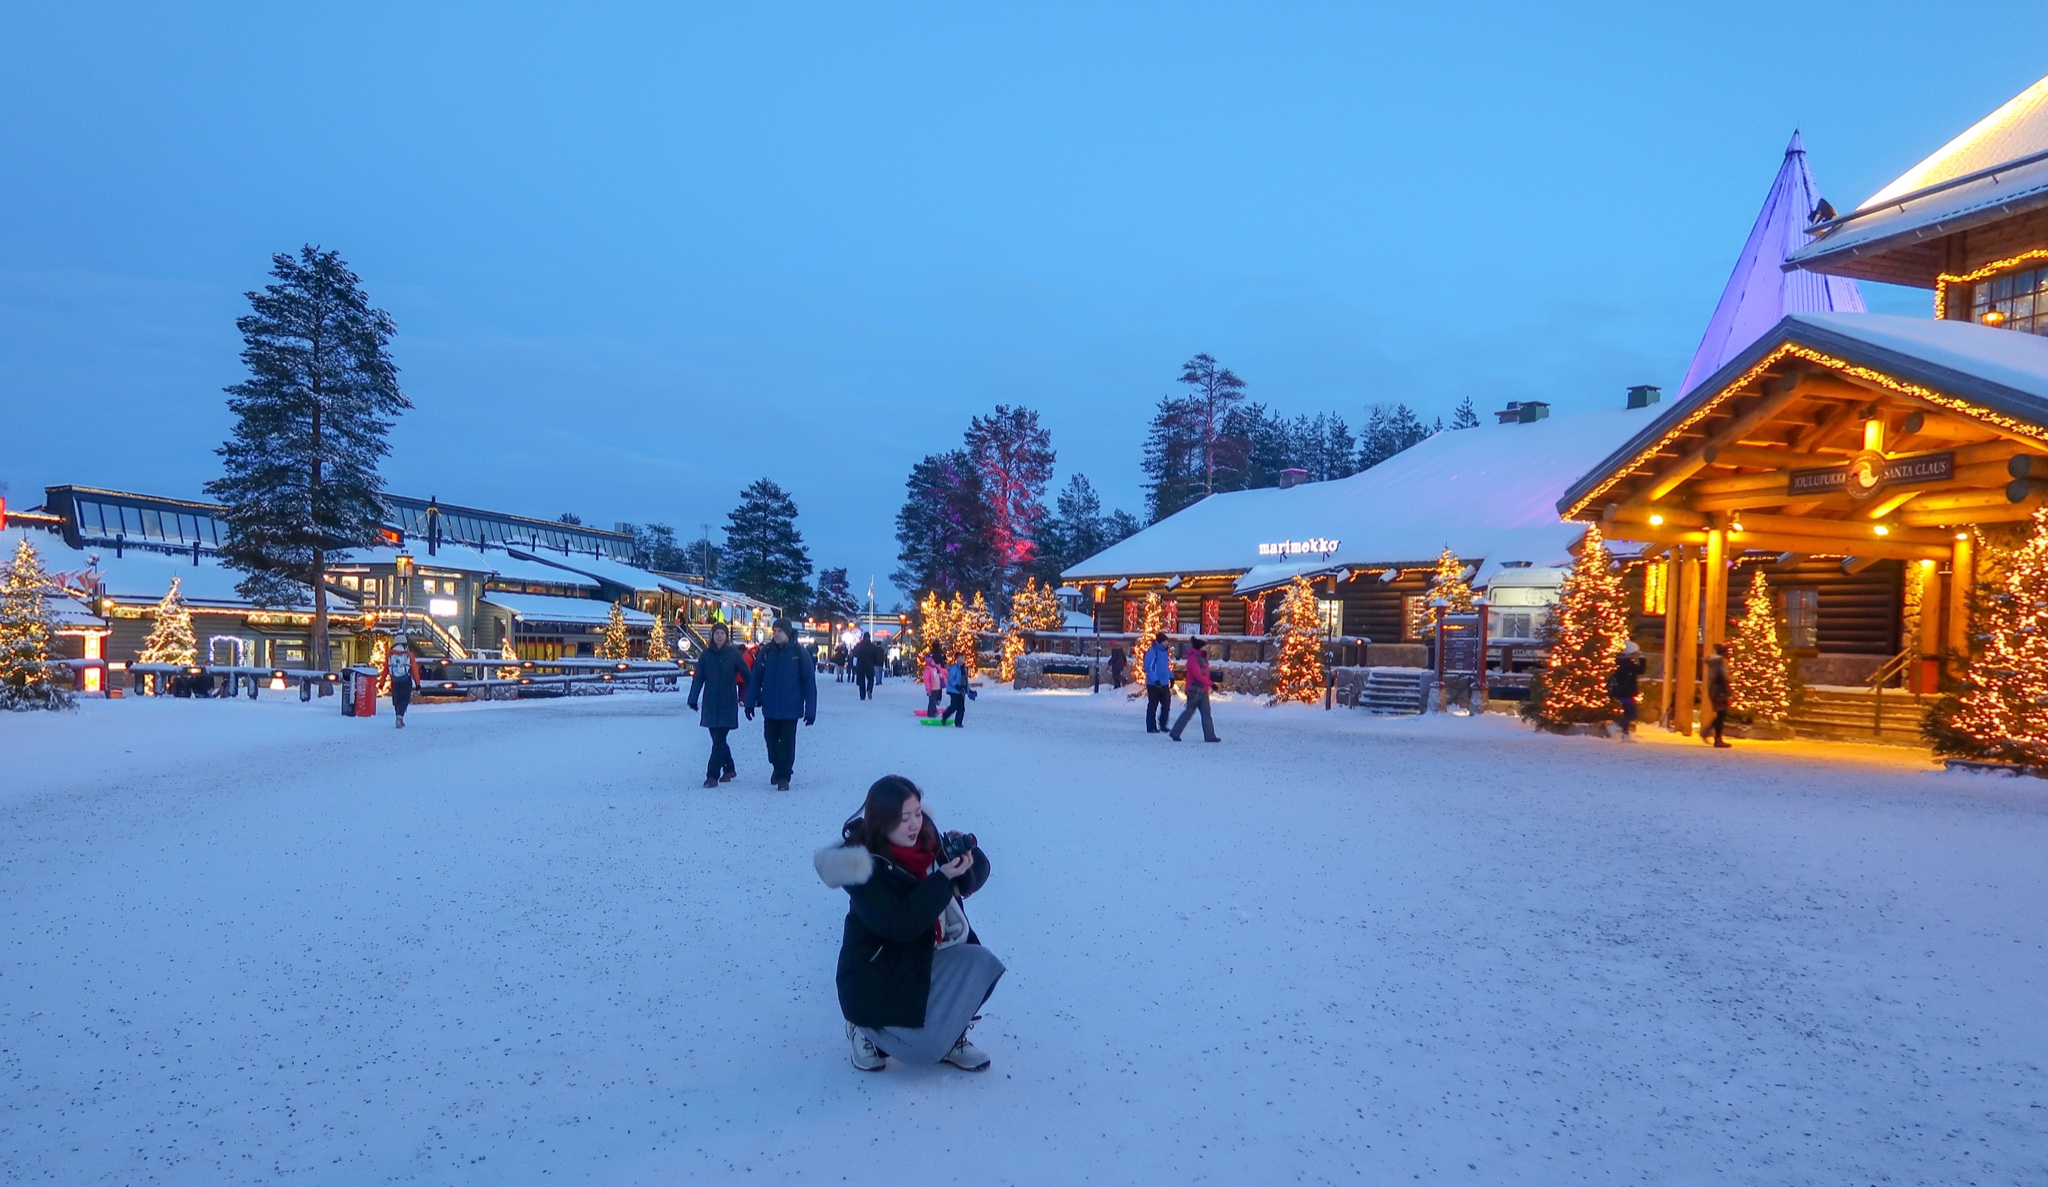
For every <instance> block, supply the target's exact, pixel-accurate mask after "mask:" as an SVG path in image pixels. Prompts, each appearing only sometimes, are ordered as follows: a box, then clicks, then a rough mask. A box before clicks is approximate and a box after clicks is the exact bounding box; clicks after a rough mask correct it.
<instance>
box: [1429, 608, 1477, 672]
mask: <svg viewBox="0 0 2048 1187" xmlns="http://www.w3.org/2000/svg"><path fill="white" fill-rule="evenodd" d="M1442 638H1443V654H1442V655H1440V656H1439V657H1438V658H1437V670H1438V671H1440V672H1477V671H1478V670H1479V639H1480V634H1479V616H1478V615H1476V614H1447V615H1445V616H1444V622H1443V635H1442Z"/></svg>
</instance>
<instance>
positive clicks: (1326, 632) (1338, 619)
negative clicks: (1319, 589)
mask: <svg viewBox="0 0 2048 1187" xmlns="http://www.w3.org/2000/svg"><path fill="white" fill-rule="evenodd" d="M1316 617H1317V619H1318V620H1319V621H1320V622H1321V623H1322V625H1323V638H1325V639H1334V638H1336V637H1337V636H1339V635H1341V634H1343V633H1344V603H1343V601H1342V600H1341V599H1338V598H1317V599H1316Z"/></svg>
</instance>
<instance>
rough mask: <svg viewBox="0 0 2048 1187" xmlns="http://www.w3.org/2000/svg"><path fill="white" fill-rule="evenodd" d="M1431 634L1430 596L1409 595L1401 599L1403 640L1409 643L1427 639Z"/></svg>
mask: <svg viewBox="0 0 2048 1187" xmlns="http://www.w3.org/2000/svg"><path fill="white" fill-rule="evenodd" d="M1430 634H1431V631H1430V622H1429V595H1428V594H1407V595H1405V596H1403V597H1402V599H1401V638H1402V639H1403V640H1405V641H1406V642H1409V643H1414V642H1416V641H1418V640H1422V639H1427V638H1429V636H1430Z"/></svg>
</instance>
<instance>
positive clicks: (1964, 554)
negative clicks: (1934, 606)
mask: <svg viewBox="0 0 2048 1187" xmlns="http://www.w3.org/2000/svg"><path fill="white" fill-rule="evenodd" d="M1975 545H1976V541H1975V538H1974V537H1972V535H1971V534H1970V533H1969V532H1968V531H1963V532H1960V533H1958V534H1957V535H1956V543H1955V551H1954V552H1952V553H1951V554H1950V559H1949V573H1948V597H1947V598H1944V599H1943V600H1944V601H1946V602H1947V603H1948V605H1947V607H1946V609H1947V610H1948V638H1947V640H1946V643H1947V645H1946V646H1945V647H1944V648H1943V649H1942V650H1943V651H1945V652H1946V653H1947V655H1948V662H1949V669H1948V673H1949V675H1951V676H1961V675H1962V674H1963V669H1964V668H1965V667H1967V666H1968V665H1969V662H1970V602H1971V597H1970V589H1971V586H1972V585H1973V584H1974V583H1975V581H1976V569H1977V555H1976V547H1975Z"/></svg>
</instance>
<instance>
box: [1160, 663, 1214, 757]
mask: <svg viewBox="0 0 2048 1187" xmlns="http://www.w3.org/2000/svg"><path fill="white" fill-rule="evenodd" d="M1213 687H1214V684H1213V683H1212V682H1211V681H1210V679H1209V653H1208V652H1207V651H1205V650H1203V644H1202V641H1201V640H1200V639H1190V640H1188V674H1187V691H1186V693H1185V695H1186V697H1187V704H1186V705H1185V706H1183V707H1182V708H1181V711H1180V720H1178V721H1176V722H1174V723H1173V730H1172V732H1171V733H1169V734H1167V737H1169V738H1172V739H1173V740H1174V741H1176V742H1178V741H1180V735H1181V731H1183V730H1185V729H1187V728H1188V719H1189V718H1190V717H1193V716H1194V715H1195V714H1196V713H1200V714H1201V715H1202V741H1204V742H1221V741H1222V740H1223V739H1221V738H1219V737H1217V736H1216V725H1215V723H1214V722H1212V721H1210V720H1209V690H1210V689H1211V688H1213Z"/></svg>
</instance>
